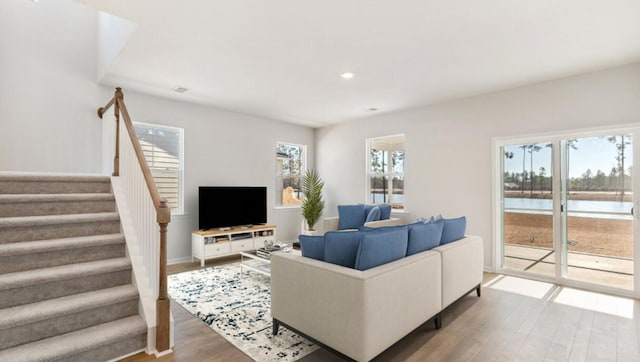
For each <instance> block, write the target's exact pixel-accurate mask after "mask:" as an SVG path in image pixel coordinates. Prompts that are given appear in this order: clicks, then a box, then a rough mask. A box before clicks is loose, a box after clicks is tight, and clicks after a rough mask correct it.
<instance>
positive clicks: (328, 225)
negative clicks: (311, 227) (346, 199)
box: [316, 216, 339, 235]
mask: <svg viewBox="0 0 640 362" xmlns="http://www.w3.org/2000/svg"><path fill="white" fill-rule="evenodd" d="M338 225H339V219H338V217H337V216H332V217H325V218H322V219H320V221H319V222H318V223H317V224H316V235H324V234H325V233H326V232H327V231H336V230H338Z"/></svg>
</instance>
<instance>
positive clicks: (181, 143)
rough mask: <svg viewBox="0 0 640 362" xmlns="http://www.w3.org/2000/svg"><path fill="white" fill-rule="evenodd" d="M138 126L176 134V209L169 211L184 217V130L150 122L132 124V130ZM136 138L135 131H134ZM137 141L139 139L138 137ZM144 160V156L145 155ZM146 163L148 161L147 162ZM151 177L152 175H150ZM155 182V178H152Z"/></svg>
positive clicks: (151, 168)
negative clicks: (177, 165)
mask: <svg viewBox="0 0 640 362" xmlns="http://www.w3.org/2000/svg"><path fill="white" fill-rule="evenodd" d="M137 125H140V126H143V127H148V128H153V129H154V131H156V130H160V131H169V132H176V133H178V138H179V144H178V161H179V170H178V207H177V208H172V209H171V214H172V215H184V128H181V127H175V126H167V125H163V124H158V123H151V122H137V121H136V122H133V128H134V130H135V128H136V126H137ZM136 137H138V135H137V131H136ZM138 141H140V138H139V137H138ZM143 153H144V152H143ZM145 160H146V155H145ZM147 163H148V161H147ZM149 169H150V170H151V171H153V169H154V168H153V167H151V166H149ZM152 176H153V175H152ZM154 182H155V178H154Z"/></svg>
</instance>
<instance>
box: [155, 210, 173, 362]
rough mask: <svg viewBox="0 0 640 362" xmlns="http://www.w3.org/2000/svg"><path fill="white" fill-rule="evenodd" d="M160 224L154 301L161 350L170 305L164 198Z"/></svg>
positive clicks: (160, 349) (167, 343)
mask: <svg viewBox="0 0 640 362" xmlns="http://www.w3.org/2000/svg"><path fill="white" fill-rule="evenodd" d="M157 220H158V224H159V225H160V263H159V264H160V271H159V279H160V281H159V283H160V288H159V290H158V300H157V301H156V350H157V351H158V352H163V351H166V350H168V349H169V348H170V347H171V346H170V340H169V338H170V321H169V315H170V307H171V304H170V302H169V298H168V296H167V224H169V222H170V221H171V209H170V208H169V206H168V205H167V201H166V200H161V201H160V207H159V208H158V216H157Z"/></svg>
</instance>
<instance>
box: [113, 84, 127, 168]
mask: <svg viewBox="0 0 640 362" xmlns="http://www.w3.org/2000/svg"><path fill="white" fill-rule="evenodd" d="M113 98H114V99H115V101H114V104H113V111H114V112H115V116H116V153H115V156H114V158H113V176H120V102H122V101H123V100H124V94H123V93H122V88H120V87H118V88H116V93H115V95H114V97H113Z"/></svg>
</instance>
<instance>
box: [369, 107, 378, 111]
mask: <svg viewBox="0 0 640 362" xmlns="http://www.w3.org/2000/svg"><path fill="white" fill-rule="evenodd" d="M377 110H378V108H373V107H372V108H369V109H368V111H369V112H375V111H377Z"/></svg>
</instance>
